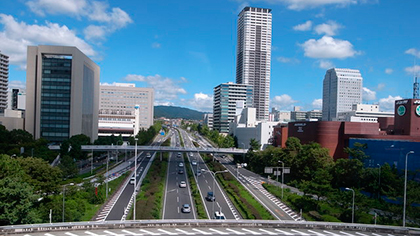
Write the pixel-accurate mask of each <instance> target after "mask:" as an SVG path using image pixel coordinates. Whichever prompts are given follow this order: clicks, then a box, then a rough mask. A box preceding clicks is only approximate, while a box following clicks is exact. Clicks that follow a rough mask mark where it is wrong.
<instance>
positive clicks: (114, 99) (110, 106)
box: [99, 83, 154, 137]
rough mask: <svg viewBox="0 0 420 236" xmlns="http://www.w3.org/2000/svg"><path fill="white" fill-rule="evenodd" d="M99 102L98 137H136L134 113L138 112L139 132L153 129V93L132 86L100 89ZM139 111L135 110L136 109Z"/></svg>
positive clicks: (113, 85) (106, 86)
mask: <svg viewBox="0 0 420 236" xmlns="http://www.w3.org/2000/svg"><path fill="white" fill-rule="evenodd" d="M100 87H101V89H100V90H101V91H100V101H99V136H108V135H112V134H114V135H120V134H121V135H122V136H125V137H128V136H133V134H137V133H138V130H137V131H135V129H134V128H135V123H136V117H135V110H137V111H138V113H139V116H138V118H137V120H138V121H137V127H138V129H148V128H149V127H150V126H152V125H153V113H154V106H153V104H154V90H153V88H136V86H135V84H131V83H115V84H112V85H104V84H103V85H101V86H100ZM136 105H137V106H138V109H135V106H136Z"/></svg>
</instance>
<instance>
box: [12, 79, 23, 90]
mask: <svg viewBox="0 0 420 236" xmlns="http://www.w3.org/2000/svg"><path fill="white" fill-rule="evenodd" d="M11 89H26V83H25V82H23V81H20V80H10V81H9V90H11Z"/></svg>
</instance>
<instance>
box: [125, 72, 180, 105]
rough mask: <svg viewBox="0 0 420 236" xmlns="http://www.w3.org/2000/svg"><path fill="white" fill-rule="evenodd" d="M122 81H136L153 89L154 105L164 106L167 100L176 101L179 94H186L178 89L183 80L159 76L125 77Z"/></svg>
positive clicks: (132, 75)
mask: <svg viewBox="0 0 420 236" xmlns="http://www.w3.org/2000/svg"><path fill="white" fill-rule="evenodd" d="M123 80H124V81H137V82H144V83H146V84H147V85H148V86H149V87H152V88H154V89H155V100H156V104H164V103H166V102H167V101H168V100H169V101H171V100H176V99H178V96H179V95H180V94H186V93H187V92H186V91H185V89H183V88H181V87H180V85H179V84H180V83H183V81H184V80H183V79H180V80H179V81H176V80H174V79H171V78H168V77H163V76H161V75H149V76H143V75H134V74H130V75H127V76H126V77H125V78H124V79H123Z"/></svg>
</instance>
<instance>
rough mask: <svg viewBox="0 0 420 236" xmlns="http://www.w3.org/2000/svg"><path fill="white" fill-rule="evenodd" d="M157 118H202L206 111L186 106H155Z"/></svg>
mask: <svg viewBox="0 0 420 236" xmlns="http://www.w3.org/2000/svg"><path fill="white" fill-rule="evenodd" d="M154 113H155V115H154V117H155V118H159V117H165V118H169V119H179V118H182V119H186V120H202V119H203V115H204V114H205V113H204V112H201V111H196V110H192V109H189V108H185V107H174V106H155V112H154Z"/></svg>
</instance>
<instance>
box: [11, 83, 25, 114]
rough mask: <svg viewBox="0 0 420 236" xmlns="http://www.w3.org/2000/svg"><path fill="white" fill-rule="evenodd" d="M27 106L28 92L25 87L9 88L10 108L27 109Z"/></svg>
mask: <svg viewBox="0 0 420 236" xmlns="http://www.w3.org/2000/svg"><path fill="white" fill-rule="evenodd" d="M25 108H26V92H25V90H23V89H17V88H13V89H9V91H8V106H7V109H10V110H25Z"/></svg>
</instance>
